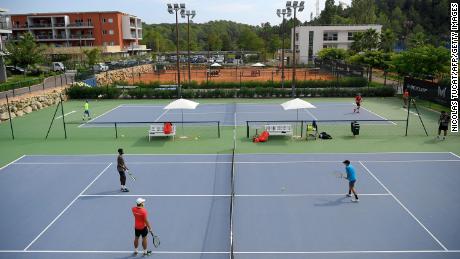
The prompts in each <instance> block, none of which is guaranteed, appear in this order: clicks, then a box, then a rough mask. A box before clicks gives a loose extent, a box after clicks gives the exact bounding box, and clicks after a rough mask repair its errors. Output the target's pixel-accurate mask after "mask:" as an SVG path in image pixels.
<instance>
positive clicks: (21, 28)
mask: <svg viewBox="0 0 460 259" xmlns="http://www.w3.org/2000/svg"><path fill="white" fill-rule="evenodd" d="M12 29H13V30H28V29H29V27H28V26H27V25H25V24H22V25H18V24H13V26H12Z"/></svg>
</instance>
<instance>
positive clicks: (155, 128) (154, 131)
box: [149, 124, 176, 141]
mask: <svg viewBox="0 0 460 259" xmlns="http://www.w3.org/2000/svg"><path fill="white" fill-rule="evenodd" d="M175 135H176V126H175V125H173V126H172V129H171V133H169V134H165V132H164V125H163V124H153V125H150V130H149V141H150V139H151V138H152V137H169V136H172V137H173V139H174V136H175Z"/></svg>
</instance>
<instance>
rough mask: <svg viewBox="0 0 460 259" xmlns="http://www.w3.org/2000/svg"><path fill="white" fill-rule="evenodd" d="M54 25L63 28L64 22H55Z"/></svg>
mask: <svg viewBox="0 0 460 259" xmlns="http://www.w3.org/2000/svg"><path fill="white" fill-rule="evenodd" d="M54 27H61V28H65V27H66V26H65V23H55V24H54Z"/></svg>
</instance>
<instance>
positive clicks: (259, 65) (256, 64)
mask: <svg viewBox="0 0 460 259" xmlns="http://www.w3.org/2000/svg"><path fill="white" fill-rule="evenodd" d="M264 66H265V65H264V64H262V63H255V64H253V65H252V67H264Z"/></svg>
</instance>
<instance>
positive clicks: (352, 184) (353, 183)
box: [348, 180, 356, 188]
mask: <svg viewBox="0 0 460 259" xmlns="http://www.w3.org/2000/svg"><path fill="white" fill-rule="evenodd" d="M355 182H356V180H354V181H350V182H349V183H348V186H350V188H353V187H355Z"/></svg>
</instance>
